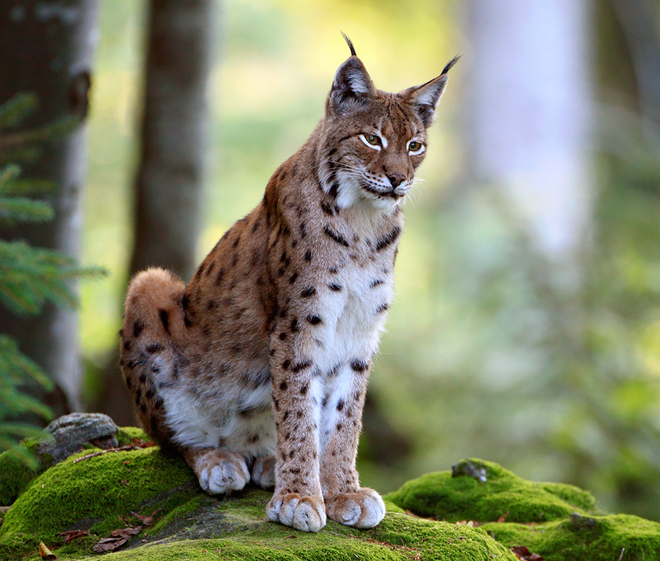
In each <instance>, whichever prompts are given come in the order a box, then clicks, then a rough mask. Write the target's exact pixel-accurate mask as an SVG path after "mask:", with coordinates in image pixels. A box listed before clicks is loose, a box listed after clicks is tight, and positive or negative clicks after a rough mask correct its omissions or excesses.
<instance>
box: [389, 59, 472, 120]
mask: <svg viewBox="0 0 660 561" xmlns="http://www.w3.org/2000/svg"><path fill="white" fill-rule="evenodd" d="M459 58H460V55H459V56H455V57H454V58H453V59H451V60H450V61H449V62H448V63H447V65H446V66H445V67H444V69H443V70H442V74H440V76H438V77H437V78H434V79H433V80H431V81H429V82H426V84H422V85H421V86H414V87H412V88H408V89H407V90H405V91H403V92H401V93H400V94H399V95H400V96H401V97H403V98H404V99H405V100H406V101H407V102H408V103H410V105H412V106H413V108H414V109H415V112H416V113H417V115H418V116H419V118H420V119H421V120H422V123H423V124H424V126H425V127H426V128H429V127H430V126H431V123H433V120H434V119H435V108H436V106H437V105H438V102H439V101H440V98H441V97H442V94H443V92H444V91H445V86H446V85H447V73H448V72H449V70H450V69H451V67H452V66H454V64H456V62H457V61H458V59H459Z"/></svg>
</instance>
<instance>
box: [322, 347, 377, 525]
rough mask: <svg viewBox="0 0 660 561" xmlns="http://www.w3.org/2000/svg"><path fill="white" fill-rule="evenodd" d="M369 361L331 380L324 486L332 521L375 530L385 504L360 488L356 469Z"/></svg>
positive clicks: (347, 367) (325, 400) (326, 401)
mask: <svg viewBox="0 0 660 561" xmlns="http://www.w3.org/2000/svg"><path fill="white" fill-rule="evenodd" d="M368 373H369V362H368V361H364V360H360V359H354V360H352V361H350V362H349V363H348V364H347V365H344V366H343V367H341V368H340V369H339V370H338V373H337V376H336V378H334V379H329V380H328V384H327V386H326V395H325V397H324V398H323V402H322V405H323V409H322V413H321V414H322V419H323V421H322V433H321V442H322V450H323V452H322V455H321V466H320V469H321V484H322V486H323V495H324V497H325V505H326V512H327V515H328V517H329V518H331V519H332V520H334V521H335V522H339V523H340V524H344V525H346V526H354V527H356V528H373V527H374V526H376V525H377V524H378V523H379V522H380V521H381V520H382V519H383V517H384V516H385V504H384V503H383V500H382V499H381V497H380V495H379V494H378V493H376V491H374V490H373V489H369V488H367V487H360V483H359V476H358V473H357V470H356V469H355V460H356V458H357V448H358V441H359V438H360V431H361V429H362V409H363V407H364V398H365V394H366V388H367V379H368Z"/></svg>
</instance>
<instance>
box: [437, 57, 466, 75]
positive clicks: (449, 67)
mask: <svg viewBox="0 0 660 561" xmlns="http://www.w3.org/2000/svg"><path fill="white" fill-rule="evenodd" d="M459 58H461V55H456V56H455V57H454V58H452V59H451V60H450V61H449V62H448V63H447V64H445V67H444V68H443V69H442V73H441V74H440V75H441V76H442V74H447V72H449V71H450V70H451V69H452V67H453V66H454V64H456V63H457V62H458V59H459Z"/></svg>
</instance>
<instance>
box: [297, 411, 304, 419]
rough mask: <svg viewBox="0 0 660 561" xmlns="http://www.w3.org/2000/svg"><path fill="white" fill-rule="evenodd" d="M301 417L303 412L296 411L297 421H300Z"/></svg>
mask: <svg viewBox="0 0 660 561" xmlns="http://www.w3.org/2000/svg"><path fill="white" fill-rule="evenodd" d="M302 416H303V412H302V411H298V412H296V417H298V418H299V419H302Z"/></svg>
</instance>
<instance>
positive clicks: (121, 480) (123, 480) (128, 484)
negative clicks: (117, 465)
mask: <svg viewBox="0 0 660 561" xmlns="http://www.w3.org/2000/svg"><path fill="white" fill-rule="evenodd" d="M119 482H120V483H123V484H124V485H126V487H130V486H131V484H130V483H129V482H128V481H126V480H125V479H120V480H119Z"/></svg>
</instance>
